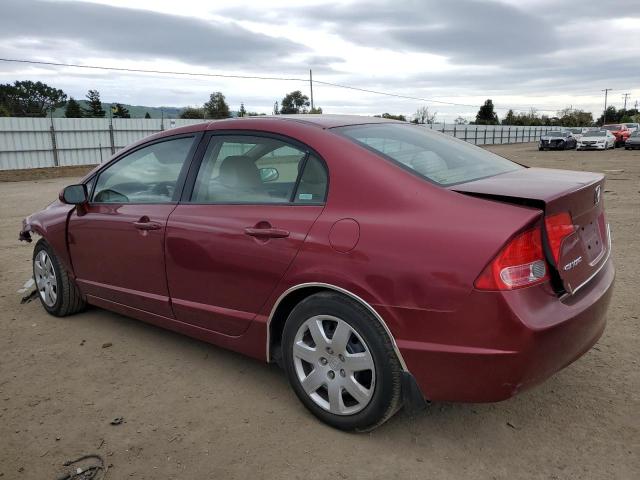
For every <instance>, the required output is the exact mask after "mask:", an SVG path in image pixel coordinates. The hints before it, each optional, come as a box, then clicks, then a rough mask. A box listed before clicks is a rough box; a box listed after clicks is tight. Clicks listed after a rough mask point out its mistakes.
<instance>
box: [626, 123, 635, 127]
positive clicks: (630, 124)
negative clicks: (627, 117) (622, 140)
mask: <svg viewBox="0 0 640 480" xmlns="http://www.w3.org/2000/svg"><path fill="white" fill-rule="evenodd" d="M625 125H626V126H627V128H637V127H638V124H637V123H625Z"/></svg>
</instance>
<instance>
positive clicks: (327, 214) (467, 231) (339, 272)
mask: <svg viewBox="0 0 640 480" xmlns="http://www.w3.org/2000/svg"><path fill="white" fill-rule="evenodd" d="M334 136H336V137H337V135H334ZM340 140H341V141H344V140H343V139H340ZM327 143H329V142H327ZM331 143H332V144H333V145H337V144H338V143H339V142H338V141H336V142H331ZM323 156H324V158H325V160H326V161H327V164H328V166H329V171H330V187H329V195H328V199H327V205H326V207H325V209H324V211H323V212H322V214H321V215H320V217H319V218H318V220H317V221H316V222H315V224H314V225H313V227H312V229H311V231H310V232H309V234H308V236H307V239H306V241H305V243H304V245H303V247H302V249H301V251H300V252H299V254H298V256H297V257H296V259H295V261H294V263H293V264H292V266H291V267H290V269H289V271H288V272H287V273H286V275H285V276H284V278H283V279H282V281H281V282H280V284H279V286H278V287H277V288H276V290H275V292H274V294H273V295H272V298H270V301H268V302H267V303H266V304H265V307H264V309H263V311H262V312H261V313H262V314H263V315H268V312H269V311H270V309H271V308H272V306H273V304H274V303H275V302H276V300H277V298H278V297H279V296H280V295H281V294H282V292H284V291H286V290H287V289H288V288H290V287H292V286H295V285H299V284H302V283H308V282H319V283H328V284H331V285H335V286H338V287H341V288H344V289H346V290H349V291H350V292H352V293H354V294H356V295H358V296H359V297H361V298H362V299H363V300H365V301H367V302H368V303H369V304H371V305H375V306H376V309H377V310H379V313H380V314H382V313H383V312H382V311H384V312H385V314H386V316H385V315H383V317H384V318H385V321H386V322H387V324H388V326H389V328H390V330H391V331H392V333H393V334H394V336H396V338H403V337H406V336H408V335H411V333H410V332H411V330H412V328H411V326H410V325H407V324H406V322H405V316H404V315H403V314H402V311H403V310H414V311H415V310H420V311H421V312H422V313H423V314H424V315H425V316H426V315H430V314H434V315H437V314H441V313H447V312H455V311H456V310H458V309H459V308H460V306H461V305H462V304H463V303H464V300H465V298H467V297H468V296H469V295H470V293H471V291H472V290H473V282H474V281H475V279H476V277H477V276H478V274H479V273H480V272H481V270H482V269H483V268H484V267H485V266H486V264H487V263H488V262H489V261H490V260H491V259H492V258H493V256H494V255H495V254H496V253H497V252H498V251H499V249H500V248H501V247H502V245H503V244H504V242H505V241H506V240H508V239H509V238H510V237H511V236H512V235H513V234H514V233H516V232H517V231H518V230H520V229H521V228H523V227H525V226H526V225H528V224H530V223H532V222H534V221H535V220H536V219H537V218H538V217H540V214H541V212H540V211H539V210H537V209H533V208H528V207H519V206H513V205H507V204H503V203H499V202H495V201H490V200H484V199H479V198H472V197H469V196H466V195H463V194H460V193H456V192H452V191H449V190H446V189H444V188H442V187H439V186H436V185H433V184H430V183H429V182H427V181H426V180H424V179H422V178H418V177H417V176H415V175H413V174H411V173H408V172H407V171H405V170H404V169H402V168H400V167H399V166H397V165H394V164H392V163H391V162H388V161H387V160H384V159H382V158H380V157H378V156H377V155H375V154H373V153H371V152H369V151H368V150H366V149H364V148H362V147H359V146H357V145H355V144H352V143H351V142H347V143H344V144H341V148H340V149H336V150H333V151H326V150H325V153H324V155H323ZM345 218H350V219H354V220H355V221H357V222H358V224H359V239H358V242H357V244H356V245H355V247H354V248H353V249H352V250H350V251H348V252H346V253H341V252H338V251H337V250H335V249H333V248H332V246H331V242H330V241H329V236H330V232H331V229H332V227H333V225H334V224H335V222H337V221H338V220H341V219H345Z"/></svg>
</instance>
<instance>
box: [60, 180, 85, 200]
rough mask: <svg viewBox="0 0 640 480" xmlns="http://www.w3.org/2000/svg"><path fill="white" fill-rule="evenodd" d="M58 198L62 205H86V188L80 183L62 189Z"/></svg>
mask: <svg viewBox="0 0 640 480" xmlns="http://www.w3.org/2000/svg"><path fill="white" fill-rule="evenodd" d="M58 198H59V199H60V201H61V202H62V203H66V204H69V205H81V204H83V203H87V200H88V199H89V198H88V194H87V186H86V185H85V184H84V183H80V184H77V185H69V186H68V187H64V189H63V190H62V191H61V192H60V195H59V196H58Z"/></svg>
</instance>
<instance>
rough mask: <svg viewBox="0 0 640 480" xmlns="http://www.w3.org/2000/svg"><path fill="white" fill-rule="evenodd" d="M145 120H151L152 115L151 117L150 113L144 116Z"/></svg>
mask: <svg viewBox="0 0 640 480" xmlns="http://www.w3.org/2000/svg"><path fill="white" fill-rule="evenodd" d="M144 118H146V119H147V120H148V119H150V118H151V115H149V112H147V113H145V114H144Z"/></svg>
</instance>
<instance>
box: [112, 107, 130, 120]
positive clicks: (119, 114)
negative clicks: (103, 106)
mask: <svg viewBox="0 0 640 480" xmlns="http://www.w3.org/2000/svg"><path fill="white" fill-rule="evenodd" d="M111 113H112V115H113V118H131V115H130V114H129V110H128V109H127V108H125V107H124V105H122V104H120V103H116V104H115V105H111Z"/></svg>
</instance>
